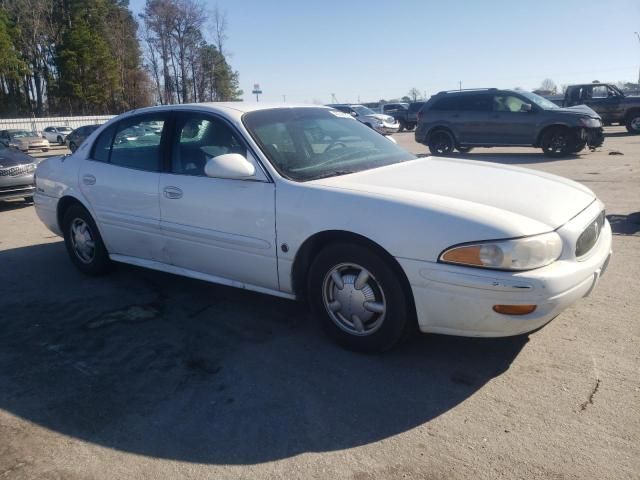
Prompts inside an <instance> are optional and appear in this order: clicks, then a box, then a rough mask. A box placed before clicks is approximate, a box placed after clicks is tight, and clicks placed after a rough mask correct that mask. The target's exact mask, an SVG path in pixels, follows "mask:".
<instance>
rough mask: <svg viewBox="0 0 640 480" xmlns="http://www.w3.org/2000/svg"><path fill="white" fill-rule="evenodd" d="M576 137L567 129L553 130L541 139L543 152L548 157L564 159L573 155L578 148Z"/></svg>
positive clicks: (548, 131)
mask: <svg viewBox="0 0 640 480" xmlns="http://www.w3.org/2000/svg"><path fill="white" fill-rule="evenodd" d="M574 137H575V135H573V134H572V132H571V131H570V130H569V129H567V128H551V129H549V130H547V131H546V132H545V133H544V134H543V135H542V139H541V142H540V144H541V147H542V151H543V152H544V154H545V155H546V156H547V157H552V158H558V157H564V156H567V155H569V154H571V153H573V150H574V148H575V146H576V141H575V138H574Z"/></svg>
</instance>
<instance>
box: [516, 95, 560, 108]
mask: <svg viewBox="0 0 640 480" xmlns="http://www.w3.org/2000/svg"><path fill="white" fill-rule="evenodd" d="M518 93H519V94H520V95H522V96H523V97H526V98H527V99H529V100H531V102H533V103H535V104H536V105H537V106H539V107H540V108H542V109H543V110H555V109H557V108H560V107H558V105H556V104H555V103H553V102H552V101H551V100H547V99H546V98H544V97H541V96H540V95H536V94H535V93H531V92H518Z"/></svg>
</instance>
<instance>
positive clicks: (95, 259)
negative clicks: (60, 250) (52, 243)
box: [62, 205, 111, 275]
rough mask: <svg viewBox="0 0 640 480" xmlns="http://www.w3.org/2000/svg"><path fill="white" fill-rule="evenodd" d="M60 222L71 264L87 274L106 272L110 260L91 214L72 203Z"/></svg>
mask: <svg viewBox="0 0 640 480" xmlns="http://www.w3.org/2000/svg"><path fill="white" fill-rule="evenodd" d="M62 223H63V233H64V243H65V246H66V247H67V252H68V253H69V257H70V258H71V261H72V262H73V264H74V265H75V266H76V267H77V268H78V269H79V270H80V271H81V272H83V273H86V274H89V275H101V274H103V273H106V272H107V271H108V270H109V267H110V266H111V260H110V259H109V253H108V252H107V249H106V248H105V246H104V243H103V242H102V237H101V236H100V232H99V231H98V227H97V226H96V224H95V222H94V221H93V218H91V214H90V213H89V212H88V211H87V210H86V209H85V208H84V207H82V206H80V205H72V206H71V207H69V209H68V210H67V211H66V212H65V214H64V219H63V222H62Z"/></svg>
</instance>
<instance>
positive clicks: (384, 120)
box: [327, 103, 400, 135]
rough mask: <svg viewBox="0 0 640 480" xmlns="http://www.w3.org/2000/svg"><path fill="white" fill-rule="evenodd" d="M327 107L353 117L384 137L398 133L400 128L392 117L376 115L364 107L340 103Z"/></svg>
mask: <svg viewBox="0 0 640 480" xmlns="http://www.w3.org/2000/svg"><path fill="white" fill-rule="evenodd" d="M327 107H331V108H334V109H336V110H339V111H341V112H343V113H346V114H349V115H351V116H352V117H353V118H355V119H356V120H358V121H359V122H361V123H364V124H365V125H366V126H367V127H369V128H372V129H374V130H375V131H376V132H378V133H381V134H382V135H391V134H393V133H396V132H397V131H398V130H399V128H400V124H399V123H398V121H397V120H396V119H395V118H393V117H392V116H391V115H383V114H381V113H376V112H374V111H373V110H371V109H370V108H368V107H365V106H364V105H358V104H348V103H340V104H330V105H327Z"/></svg>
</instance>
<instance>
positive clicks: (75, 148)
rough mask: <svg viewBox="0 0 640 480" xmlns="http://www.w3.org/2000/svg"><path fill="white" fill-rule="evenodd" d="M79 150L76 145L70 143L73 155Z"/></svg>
mask: <svg viewBox="0 0 640 480" xmlns="http://www.w3.org/2000/svg"><path fill="white" fill-rule="evenodd" d="M77 149H78V147H77V146H76V144H75V143H73V142H70V143H69V150H71V153H73V152H75V151H76V150H77Z"/></svg>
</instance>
